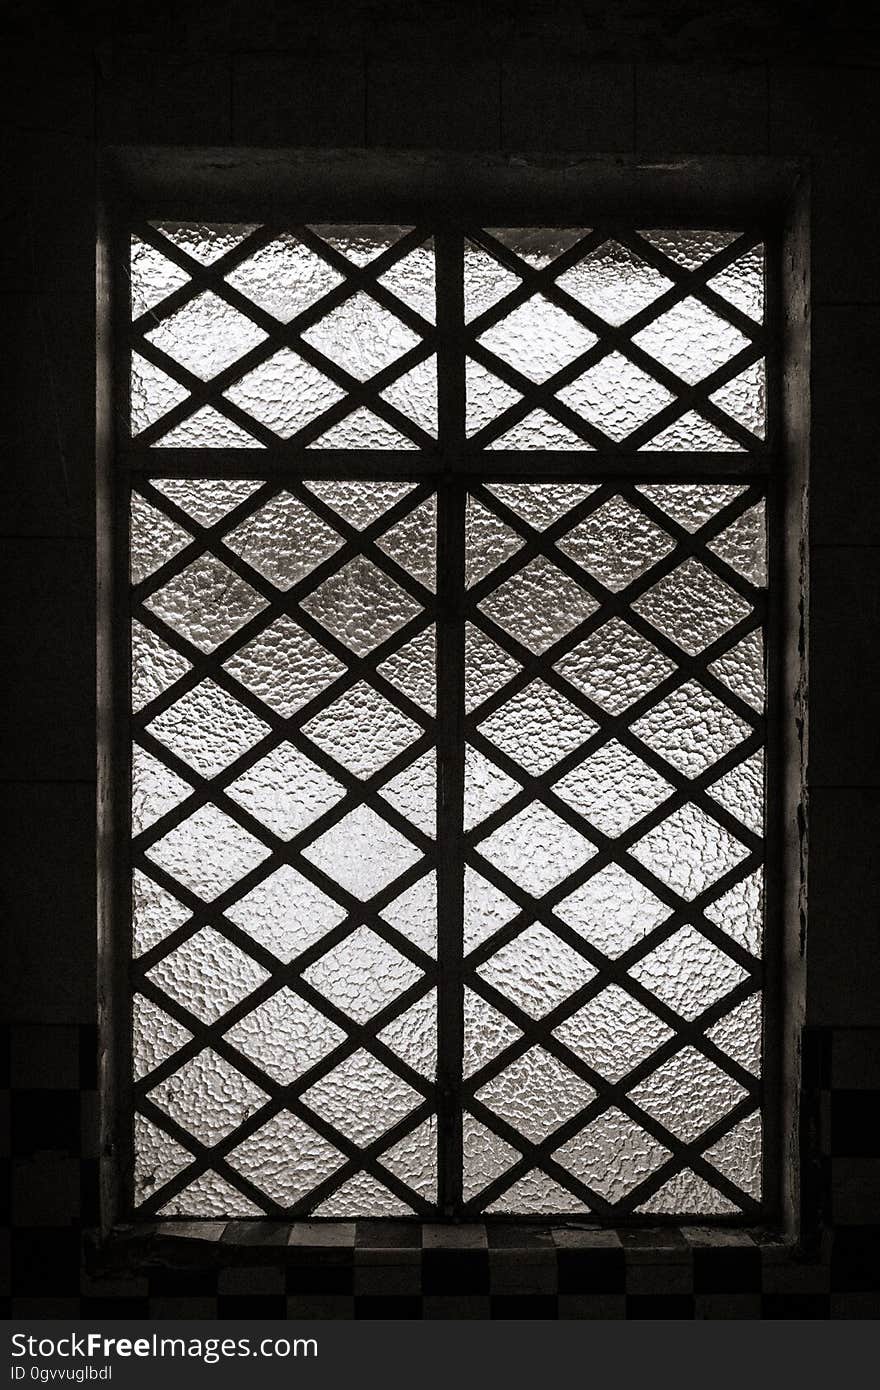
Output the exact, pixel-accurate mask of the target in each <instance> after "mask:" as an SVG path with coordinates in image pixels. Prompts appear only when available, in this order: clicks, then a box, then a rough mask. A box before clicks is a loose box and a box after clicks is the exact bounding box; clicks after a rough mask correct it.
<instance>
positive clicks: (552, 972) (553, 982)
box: [477, 923, 596, 1018]
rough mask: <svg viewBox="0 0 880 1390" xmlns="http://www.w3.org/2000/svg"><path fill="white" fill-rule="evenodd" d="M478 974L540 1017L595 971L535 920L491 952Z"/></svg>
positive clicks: (533, 1014) (532, 1013)
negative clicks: (499, 948) (505, 943)
mask: <svg viewBox="0 0 880 1390" xmlns="http://www.w3.org/2000/svg"><path fill="white" fill-rule="evenodd" d="M477 974H478V975H479V976H480V977H481V979H483V980H485V981H486V983H487V984H490V985H492V986H493V987H494V988H495V989H497V990H498V991H499V992H500V993H501V994H504V995H506V997H507V998H508V999H510V1000H511V1002H512V1003H514V1004H516V1005H517V1006H518V1007H519V1008H520V1009H522V1010H523V1011H524V1012H525V1013H527V1014H529V1015H530V1016H531V1017H532V1018H542V1017H543V1015H544V1014H546V1013H549V1012H550V1010H551V1009H555V1008H556V1006H557V1005H558V1004H561V1003H562V1001H563V999H567V998H568V996H569V995H570V994H573V993H574V991H575V990H577V989H581V988H582V987H583V986H584V985H586V984H589V982H590V980H592V979H593V977H594V975H595V974H596V971H595V969H594V967H593V966H592V965H590V964H589V962H588V961H586V960H584V958H583V956H581V955H579V954H578V953H577V951H573V950H572V949H571V947H570V946H568V945H566V943H565V942H564V941H562V940H561V939H560V938H559V937H558V936H556V934H555V933H554V932H551V931H549V930H548V929H547V927H544V926H542V925H540V924H539V923H534V924H533V925H532V926H530V927H526V928H525V930H524V931H521V932H520V933H519V934H518V935H517V936H515V937H514V938H513V940H512V941H509V942H508V943H507V945H506V946H502V947H501V950H500V951H496V952H495V954H494V955H493V956H490V957H489V959H488V960H487V961H485V962H484V963H483V964H482V965H481V966H479V967H478V969H477Z"/></svg>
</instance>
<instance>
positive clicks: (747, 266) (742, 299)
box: [707, 246, 764, 323]
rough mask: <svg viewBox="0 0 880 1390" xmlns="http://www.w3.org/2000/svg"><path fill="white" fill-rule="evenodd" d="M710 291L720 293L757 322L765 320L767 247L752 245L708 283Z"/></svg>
mask: <svg viewBox="0 0 880 1390" xmlns="http://www.w3.org/2000/svg"><path fill="white" fill-rule="evenodd" d="M707 288H708V289H710V290H714V291H715V293H716V294H720V295H722V296H723V298H724V299H726V300H727V301H728V303H730V304H734V305H735V306H736V308H737V309H742V311H743V313H744V314H748V316H749V318H750V319H754V320H755V323H761V322H762V321H763V318H764V248H763V246H753V247H752V249H751V250H750V251H744V252H743V254H742V255H741V256H738V257H737V259H736V260H735V261H733V262H732V264H731V265H728V266H725V268H724V270H719V272H718V274H717V275H713V276H712V278H711V280H709V281H708V286H707Z"/></svg>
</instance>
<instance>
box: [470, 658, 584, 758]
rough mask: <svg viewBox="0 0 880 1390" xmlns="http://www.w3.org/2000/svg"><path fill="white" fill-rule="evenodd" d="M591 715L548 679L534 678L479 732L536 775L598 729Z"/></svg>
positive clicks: (491, 716) (491, 717)
mask: <svg viewBox="0 0 880 1390" xmlns="http://www.w3.org/2000/svg"><path fill="white" fill-rule="evenodd" d="M596 727H597V726H596V725H595V724H594V723H593V720H592V719H590V718H589V716H588V715H586V714H584V713H583V712H582V711H581V710H579V709H577V708H576V706H575V705H573V704H572V703H571V702H570V701H569V700H566V698H565V696H564V695H560V693H559V691H558V690H554V689H553V687H552V686H549V685H547V683H546V681H541V680H537V681H532V682H531V684H530V685H527V686H526V687H525V689H523V690H520V691H519V692H518V693H517V694H516V695H513V696H511V698H510V699H509V700H508V701H506V703H505V704H503V705H502V706H501V707H500V709H497V710H496V711H495V712H494V714H490V715H489V717H488V719H484V720H483V722H482V723H481V724H480V726H479V728H480V733H481V734H485V736H486V738H488V739H491V740H492V742H493V743H494V744H495V746H496V748H500V749H501V750H502V751H503V752H505V753H507V755H508V756H509V757H511V758H514V759H515V760H516V762H518V763H519V764H520V766H521V767H524V768H525V769H526V771H527V772H530V773H532V774H533V775H536V774H538V773H541V772H546V770H547V768H549V767H552V766H553V764H554V763H557V762H559V761H560V759H561V758H564V757H567V755H568V754H569V753H571V752H573V751H574V749H575V748H578V747H580V745H581V744H582V743H585V742H586V740H587V739H588V738H590V737H591V735H592V734H594V733H595V732H596Z"/></svg>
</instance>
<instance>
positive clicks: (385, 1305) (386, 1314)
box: [354, 1294, 422, 1319]
mask: <svg viewBox="0 0 880 1390" xmlns="http://www.w3.org/2000/svg"><path fill="white" fill-rule="evenodd" d="M354 1315H355V1317H356V1318H407V1319H413V1318H420V1317H421V1316H422V1300H421V1298H419V1296H418V1294H412V1295H411V1296H409V1297H405V1296H403V1295H401V1296H399V1297H393V1296H391V1295H389V1296H387V1297H384V1296H382V1295H380V1294H360V1295H359V1296H358V1297H357V1298H356V1299H355V1300H354Z"/></svg>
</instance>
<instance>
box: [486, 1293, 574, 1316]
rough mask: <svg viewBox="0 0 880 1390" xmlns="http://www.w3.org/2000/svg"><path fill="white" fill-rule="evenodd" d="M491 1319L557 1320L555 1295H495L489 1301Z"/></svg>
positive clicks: (557, 1302)
mask: <svg viewBox="0 0 880 1390" xmlns="http://www.w3.org/2000/svg"><path fill="white" fill-rule="evenodd" d="M489 1306H490V1308H491V1316H492V1317H493V1318H558V1317H559V1300H558V1299H557V1297H556V1295H555V1294H517V1293H509V1294H508V1293H496V1294H493V1295H492V1297H491V1298H490V1300H489Z"/></svg>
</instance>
